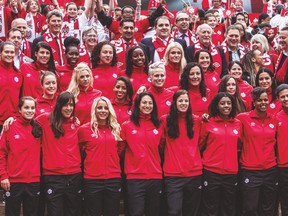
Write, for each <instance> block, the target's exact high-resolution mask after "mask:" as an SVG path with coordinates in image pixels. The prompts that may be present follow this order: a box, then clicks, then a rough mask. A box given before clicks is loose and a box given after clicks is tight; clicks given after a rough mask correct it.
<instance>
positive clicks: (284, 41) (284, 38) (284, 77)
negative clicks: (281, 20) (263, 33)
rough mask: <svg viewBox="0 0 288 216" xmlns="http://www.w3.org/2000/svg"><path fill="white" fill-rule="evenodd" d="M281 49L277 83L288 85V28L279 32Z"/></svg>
mask: <svg viewBox="0 0 288 216" xmlns="http://www.w3.org/2000/svg"><path fill="white" fill-rule="evenodd" d="M278 38H279V41H278V43H279V49H280V55H279V57H278V59H277V62H276V66H275V71H276V80H277V83H283V82H285V83H288V68H287V67H285V65H286V66H287V64H288V26H286V27H283V28H282V29H281V30H280V31H279V35H278Z"/></svg>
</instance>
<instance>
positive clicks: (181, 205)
mask: <svg viewBox="0 0 288 216" xmlns="http://www.w3.org/2000/svg"><path fill="white" fill-rule="evenodd" d="M201 191H202V175H200V176H193V177H165V192H166V194H167V203H168V215H169V216H181V215H183V216H194V215H195V216H197V214H198V210H199V206H200V202H201Z"/></svg>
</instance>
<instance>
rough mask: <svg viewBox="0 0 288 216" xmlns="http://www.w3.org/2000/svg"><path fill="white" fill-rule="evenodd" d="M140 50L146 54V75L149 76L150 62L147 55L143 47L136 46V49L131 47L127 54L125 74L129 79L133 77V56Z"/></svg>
mask: <svg viewBox="0 0 288 216" xmlns="http://www.w3.org/2000/svg"><path fill="white" fill-rule="evenodd" d="M138 48H139V49H141V50H142V51H143V53H144V56H145V62H144V71H145V73H146V74H148V69H149V66H148V64H149V62H148V57H147V53H146V52H145V50H144V49H143V48H142V47H141V46H134V47H131V48H130V49H128V52H127V54H126V71H125V73H126V75H127V76H128V77H131V76H132V73H133V63H132V56H133V52H134V50H136V49H138Z"/></svg>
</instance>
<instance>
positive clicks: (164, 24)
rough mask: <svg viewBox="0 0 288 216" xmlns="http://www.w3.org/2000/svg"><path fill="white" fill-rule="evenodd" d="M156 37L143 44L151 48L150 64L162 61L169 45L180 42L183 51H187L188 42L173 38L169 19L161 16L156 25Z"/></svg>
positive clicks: (143, 40)
mask: <svg viewBox="0 0 288 216" xmlns="http://www.w3.org/2000/svg"><path fill="white" fill-rule="evenodd" d="M154 27H155V31H156V35H154V36H153V37H151V38H144V39H142V40H141V43H142V44H144V45H145V46H147V47H148V48H149V60H150V62H157V61H161V60H162V59H163V57H164V54H165V51H166V48H167V46H168V45H169V43H171V42H178V43H180V44H181V45H182V47H183V50H185V49H186V47H187V45H186V41H185V40H182V39H174V38H173V37H172V36H171V23H170V20H169V18H168V17H166V16H160V17H158V18H157V19H156V20H155V23H154Z"/></svg>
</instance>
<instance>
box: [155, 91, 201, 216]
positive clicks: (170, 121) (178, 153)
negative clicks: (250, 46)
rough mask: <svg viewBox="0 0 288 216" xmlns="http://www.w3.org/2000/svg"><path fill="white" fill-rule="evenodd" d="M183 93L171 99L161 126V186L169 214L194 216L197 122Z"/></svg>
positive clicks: (198, 175)
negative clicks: (162, 173) (162, 182)
mask: <svg viewBox="0 0 288 216" xmlns="http://www.w3.org/2000/svg"><path fill="white" fill-rule="evenodd" d="M192 113H193V110H192V108H191V104H190V101H189V95H188V92H187V91H186V90H178V91H177V92H176V93H175V94H174V95H173V101H172V105H171V107H170V111H169V113H168V115H165V116H163V117H162V118H161V120H163V122H164V131H165V132H164V133H163V139H164V143H162V145H164V164H163V171H164V183H165V192H166V194H167V200H168V214H167V215H169V216H172V215H183V216H188V215H191V216H196V215H198V209H199V206H200V201H201V189H202V161H201V156H200V151H199V148H198V141H199V134H200V123H201V122H200V119H199V118H198V117H196V116H194V115H193V114H192Z"/></svg>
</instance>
